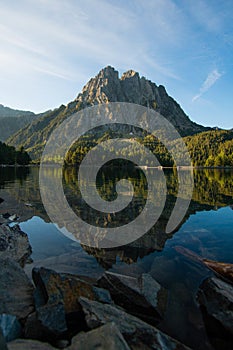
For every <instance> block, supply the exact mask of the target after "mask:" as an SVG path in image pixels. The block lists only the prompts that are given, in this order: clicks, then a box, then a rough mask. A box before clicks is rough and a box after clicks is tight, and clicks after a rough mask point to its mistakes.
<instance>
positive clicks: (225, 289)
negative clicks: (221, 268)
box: [198, 277, 233, 349]
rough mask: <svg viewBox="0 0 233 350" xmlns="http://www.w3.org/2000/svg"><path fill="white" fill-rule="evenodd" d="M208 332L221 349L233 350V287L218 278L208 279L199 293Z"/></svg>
mask: <svg viewBox="0 0 233 350" xmlns="http://www.w3.org/2000/svg"><path fill="white" fill-rule="evenodd" d="M198 301H199V303H200V305H201V309H202V312H203V316H204V320H205V323H206V328H207V331H208V332H209V334H210V336H211V338H212V341H213V342H214V343H217V344H220V346H221V348H224V349H228V348H229V349H232V348H233V285H232V284H230V283H227V282H224V281H223V280H221V279H219V278H217V277H211V278H207V279H206V280H205V281H204V282H203V283H202V285H201V286H200V289H199V291H198Z"/></svg>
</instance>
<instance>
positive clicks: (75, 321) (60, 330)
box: [25, 268, 112, 345]
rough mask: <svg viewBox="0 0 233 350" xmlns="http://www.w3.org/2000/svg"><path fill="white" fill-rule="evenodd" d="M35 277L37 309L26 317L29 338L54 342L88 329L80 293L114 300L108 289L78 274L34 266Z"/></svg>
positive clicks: (91, 297) (106, 300)
mask: <svg viewBox="0 0 233 350" xmlns="http://www.w3.org/2000/svg"><path fill="white" fill-rule="evenodd" d="M32 277H33V280H34V283H35V286H36V290H35V292H34V300H35V306H36V312H35V313H33V314H31V315H30V316H29V317H28V319H27V322H26V325H25V337H26V338H31V339H38V340H42V341H47V342H49V343H51V344H52V345H54V344H56V343H57V341H59V340H70V339H71V338H72V336H73V335H74V334H77V333H78V332H80V331H86V330H87V327H86V323H85V319H84V314H83V311H82V308H81V306H80V304H79V301H78V300H79V297H80V296H86V297H88V298H90V299H93V300H98V301H100V302H104V303H112V300H111V297H110V294H109V292H108V291H106V290H104V289H102V288H98V287H95V286H93V285H92V284H91V283H89V282H87V281H84V280H81V279H80V278H79V277H77V276H75V275H71V274H65V273H57V272H55V271H53V270H50V269H46V268H34V269H33V271H32Z"/></svg>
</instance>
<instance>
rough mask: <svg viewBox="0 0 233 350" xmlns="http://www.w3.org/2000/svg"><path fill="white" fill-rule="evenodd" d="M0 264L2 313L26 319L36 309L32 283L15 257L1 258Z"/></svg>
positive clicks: (0, 312) (0, 302)
mask: <svg viewBox="0 0 233 350" xmlns="http://www.w3.org/2000/svg"><path fill="white" fill-rule="evenodd" d="M0 266H1V269H0V314H2V313H6V314H10V315H15V316H16V317H17V318H18V319H25V318H26V317H27V316H28V315H29V314H30V313H32V312H33V311H34V301H33V290H34V288H33V286H32V283H31V282H30V280H29V278H28V277H27V275H26V274H25V272H24V270H23V269H22V268H21V267H20V266H19V264H18V263H17V262H15V261H14V260H13V259H10V258H5V259H3V258H0Z"/></svg>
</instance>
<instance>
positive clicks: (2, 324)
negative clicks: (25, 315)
mask: <svg viewBox="0 0 233 350" xmlns="http://www.w3.org/2000/svg"><path fill="white" fill-rule="evenodd" d="M0 328H1V329H2V333H3V336H4V338H5V340H6V342H9V341H11V340H14V339H16V338H19V337H20V336H21V335H22V327H21V324H20V323H19V321H18V320H17V318H16V316H13V315H8V314H2V315H0Z"/></svg>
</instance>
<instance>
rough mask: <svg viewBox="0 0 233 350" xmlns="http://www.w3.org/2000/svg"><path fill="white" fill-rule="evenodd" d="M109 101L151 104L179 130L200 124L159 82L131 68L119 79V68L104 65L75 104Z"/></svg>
mask: <svg viewBox="0 0 233 350" xmlns="http://www.w3.org/2000/svg"><path fill="white" fill-rule="evenodd" d="M109 102H130V103H135V104H139V105H142V106H146V107H150V108H153V109H155V110H156V111H158V112H159V113H161V114H162V115H163V116H165V117H166V118H167V119H168V120H169V121H170V122H172V124H173V125H175V126H178V128H179V129H180V130H181V129H184V130H185V129H190V128H191V129H192V128H193V129H196V128H197V129H199V126H197V125H196V124H195V123H192V122H191V121H190V119H189V118H188V117H187V115H186V114H185V113H184V111H183V110H182V109H181V107H180V106H179V105H178V103H177V102H176V101H175V100H174V99H173V98H172V97H170V96H169V95H168V94H167V92H166V90H165V88H164V87H163V86H162V85H159V86H157V85H156V84H155V83H153V82H151V81H150V80H148V79H146V78H145V77H140V75H139V73H138V72H136V71H134V70H132V69H130V70H128V71H126V72H125V73H123V74H122V76H121V77H120V78H119V73H118V71H116V70H115V69H114V68H113V67H111V66H107V67H105V68H103V69H102V70H101V71H100V72H99V73H98V74H97V75H96V77H95V78H92V79H91V80H90V81H89V82H88V83H87V84H86V85H85V86H84V88H83V90H82V93H80V94H79V95H78V97H77V99H76V100H75V102H74V103H76V104H77V103H78V105H80V104H81V105H82V107H86V106H90V105H93V104H98V103H109ZM72 106H73V104H72ZM193 131H194V130H193ZM194 132H195V131H194ZM184 133H185V131H184Z"/></svg>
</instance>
